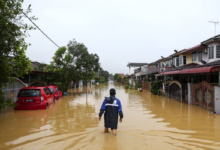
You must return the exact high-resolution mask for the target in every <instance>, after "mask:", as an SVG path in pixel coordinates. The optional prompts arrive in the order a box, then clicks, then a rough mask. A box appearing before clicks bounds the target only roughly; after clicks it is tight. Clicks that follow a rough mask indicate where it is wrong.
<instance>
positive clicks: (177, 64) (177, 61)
mask: <svg viewBox="0 0 220 150" xmlns="http://www.w3.org/2000/svg"><path fill="white" fill-rule="evenodd" d="M176 66H179V57H176Z"/></svg>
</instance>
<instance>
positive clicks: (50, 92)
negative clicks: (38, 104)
mask: <svg viewBox="0 0 220 150" xmlns="http://www.w3.org/2000/svg"><path fill="white" fill-rule="evenodd" d="M47 90H48V91H49V94H50V103H51V104H52V103H53V92H52V91H50V89H49V88H47Z"/></svg>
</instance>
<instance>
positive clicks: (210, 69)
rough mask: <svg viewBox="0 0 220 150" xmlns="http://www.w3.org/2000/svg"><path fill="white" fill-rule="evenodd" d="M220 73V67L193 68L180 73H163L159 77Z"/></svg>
mask: <svg viewBox="0 0 220 150" xmlns="http://www.w3.org/2000/svg"><path fill="white" fill-rule="evenodd" d="M217 71H220V66H209V67H201V68H191V69H184V70H179V71H169V72H161V73H160V74H159V75H160V76H163V75H171V74H196V73H208V72H217Z"/></svg>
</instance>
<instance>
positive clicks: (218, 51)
mask: <svg viewBox="0 0 220 150" xmlns="http://www.w3.org/2000/svg"><path fill="white" fill-rule="evenodd" d="M216 58H220V45H218V46H216Z"/></svg>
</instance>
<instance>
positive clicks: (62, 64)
mask: <svg viewBox="0 0 220 150" xmlns="http://www.w3.org/2000/svg"><path fill="white" fill-rule="evenodd" d="M99 68H100V64H99V57H98V55H97V54H89V52H88V50H87V48H86V47H85V45H84V44H82V43H77V42H76V40H75V39H73V40H72V41H69V43H68V45H67V48H66V47H65V46H63V47H61V48H59V49H58V50H57V51H56V52H55V55H54V57H53V61H52V62H51V64H50V66H49V67H48V69H50V70H51V71H52V72H54V73H55V74H57V78H56V81H57V82H59V87H60V89H61V90H62V91H65V92H66V91H67V88H68V85H69V83H70V82H71V81H75V82H76V81H80V80H84V81H85V82H88V81H90V80H91V79H93V78H94V77H95V74H96V72H97V71H98V70H99Z"/></svg>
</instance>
